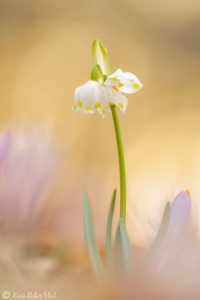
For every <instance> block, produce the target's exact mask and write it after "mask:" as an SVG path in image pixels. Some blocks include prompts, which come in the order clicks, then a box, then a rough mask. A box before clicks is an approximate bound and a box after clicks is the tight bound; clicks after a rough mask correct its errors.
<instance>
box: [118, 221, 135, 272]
mask: <svg viewBox="0 0 200 300" xmlns="http://www.w3.org/2000/svg"><path fill="white" fill-rule="evenodd" d="M115 263H116V266H117V268H118V269H120V270H130V269H131V267H132V263H133V253H132V247H131V243H130V240H129V237H128V232H127V230H126V227H125V225H124V223H123V221H122V220H121V219H120V220H119V222H118V226H117V231H116V237H115Z"/></svg>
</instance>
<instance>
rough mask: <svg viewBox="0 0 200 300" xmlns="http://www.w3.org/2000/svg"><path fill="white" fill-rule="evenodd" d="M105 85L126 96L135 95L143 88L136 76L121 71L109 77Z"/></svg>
mask: <svg viewBox="0 0 200 300" xmlns="http://www.w3.org/2000/svg"><path fill="white" fill-rule="evenodd" d="M105 85H106V86H109V87H112V88H113V89H114V90H115V91H120V92H122V93H126V94H131V93H135V92H137V91H139V90H140V89H141V88H142V86H143V84H142V83H141V81H140V80H139V79H138V78H137V76H135V75H134V74H132V73H130V72H123V71H122V70H121V69H118V70H117V71H116V72H114V73H113V74H111V75H109V76H108V78H107V79H106V81H105Z"/></svg>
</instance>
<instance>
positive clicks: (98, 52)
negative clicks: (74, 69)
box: [92, 39, 111, 75]
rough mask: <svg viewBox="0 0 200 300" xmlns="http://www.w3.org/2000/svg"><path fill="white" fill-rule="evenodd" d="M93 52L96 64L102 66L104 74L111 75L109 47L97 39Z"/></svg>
mask: <svg viewBox="0 0 200 300" xmlns="http://www.w3.org/2000/svg"><path fill="white" fill-rule="evenodd" d="M92 54H93V59H94V62H95V64H96V65H99V66H100V67H101V70H102V72H103V74H104V75H109V74H110V73H111V72H110V65H109V60H108V53H107V49H106V48H105V47H104V45H103V44H102V43H101V42H100V40H99V39H95V40H94V42H93V45H92Z"/></svg>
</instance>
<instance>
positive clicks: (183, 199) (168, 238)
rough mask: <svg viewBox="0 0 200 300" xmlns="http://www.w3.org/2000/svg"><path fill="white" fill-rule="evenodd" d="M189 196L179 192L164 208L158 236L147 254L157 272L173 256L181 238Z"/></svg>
mask: <svg viewBox="0 0 200 300" xmlns="http://www.w3.org/2000/svg"><path fill="white" fill-rule="evenodd" d="M191 202H192V200H191V196H190V194H189V192H188V191H182V192H180V193H179V194H178V195H177V196H176V197H175V199H174V201H173V202H172V204H171V205H170V204H169V203H168V204H167V205H166V207H165V211H164V215H163V219H162V222H161V225H160V229H159V231H158V234H157V236H156V238H155V240H154V242H153V244H152V247H151V248H150V250H149V252H148V257H149V259H150V260H153V259H156V261H157V263H156V265H157V266H158V270H160V269H162V268H163V267H164V266H165V265H166V264H167V262H168V261H169V260H170V259H171V257H172V255H173V254H174V250H175V249H177V247H178V246H179V243H180V239H181V237H182V236H183V232H184V228H185V225H186V224H187V223H188V221H189V220H190V211H191Z"/></svg>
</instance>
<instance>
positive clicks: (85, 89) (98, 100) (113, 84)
mask: <svg viewBox="0 0 200 300" xmlns="http://www.w3.org/2000/svg"><path fill="white" fill-rule="evenodd" d="M142 86H143V85H142V83H141V82H140V80H139V79H138V78H137V77H136V76H135V75H134V74H132V73H129V72H123V71H122V70H121V69H118V70H117V71H116V72H115V73H113V74H111V75H109V76H107V78H106V80H105V81H103V80H102V78H101V79H100V80H98V81H95V80H89V81H88V82H86V83H85V84H84V85H82V86H80V87H78V88H77V89H76V90H75V107H74V111H78V112H84V113H99V114H102V115H103V116H105V115H106V114H107V113H109V112H110V111H111V110H110V105H111V104H115V105H116V106H117V107H118V108H119V109H120V110H121V111H122V112H125V111H126V107H127V105H128V99H127V98H126V97H125V96H124V95H123V93H125V94H131V93H135V92H137V91H139V90H140V89H141V88H142Z"/></svg>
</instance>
